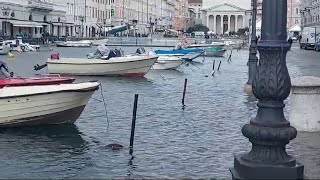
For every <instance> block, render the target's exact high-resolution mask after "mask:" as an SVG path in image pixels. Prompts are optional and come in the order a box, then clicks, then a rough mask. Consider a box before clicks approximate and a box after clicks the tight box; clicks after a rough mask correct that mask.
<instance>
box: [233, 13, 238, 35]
mask: <svg viewBox="0 0 320 180" xmlns="http://www.w3.org/2000/svg"><path fill="white" fill-rule="evenodd" d="M234 17H235V22H234V30H235V31H236V32H238V15H235V16H234Z"/></svg>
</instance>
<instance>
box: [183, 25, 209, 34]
mask: <svg viewBox="0 0 320 180" xmlns="http://www.w3.org/2000/svg"><path fill="white" fill-rule="evenodd" d="M194 31H203V32H204V33H207V32H208V31H209V28H208V27H207V26H204V25H202V24H196V25H194V26H192V27H189V28H188V29H187V33H192V32H194Z"/></svg>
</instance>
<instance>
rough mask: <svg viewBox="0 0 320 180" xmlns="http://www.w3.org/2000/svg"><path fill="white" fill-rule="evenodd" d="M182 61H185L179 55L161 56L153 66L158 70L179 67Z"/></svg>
mask: <svg viewBox="0 0 320 180" xmlns="http://www.w3.org/2000/svg"><path fill="white" fill-rule="evenodd" d="M182 63H183V60H182V59H180V58H178V57H170V56H168V57H166V56H160V57H159V58H158V60H157V62H156V63H155V64H154V65H153V66H152V69H156V70H169V69H177V68H178V67H179V66H181V64H182Z"/></svg>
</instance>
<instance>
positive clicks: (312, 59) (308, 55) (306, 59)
mask: <svg viewBox="0 0 320 180" xmlns="http://www.w3.org/2000/svg"><path fill="white" fill-rule="evenodd" d="M287 65H288V68H289V69H290V66H295V67H296V68H297V69H298V70H299V71H300V73H301V75H303V76H317V77H320V52H316V51H314V50H304V49H300V47H299V43H294V44H293V45H292V48H291V50H290V51H289V52H288V54H287Z"/></svg>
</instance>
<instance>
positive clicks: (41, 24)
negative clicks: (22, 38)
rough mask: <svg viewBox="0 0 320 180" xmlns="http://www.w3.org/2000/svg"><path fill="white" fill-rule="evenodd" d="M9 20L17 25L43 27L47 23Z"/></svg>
mask: <svg viewBox="0 0 320 180" xmlns="http://www.w3.org/2000/svg"><path fill="white" fill-rule="evenodd" d="M9 22H10V23H11V24H12V25H13V26H15V27H43V25H47V24H45V23H37V22H33V21H18V20H9Z"/></svg>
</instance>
